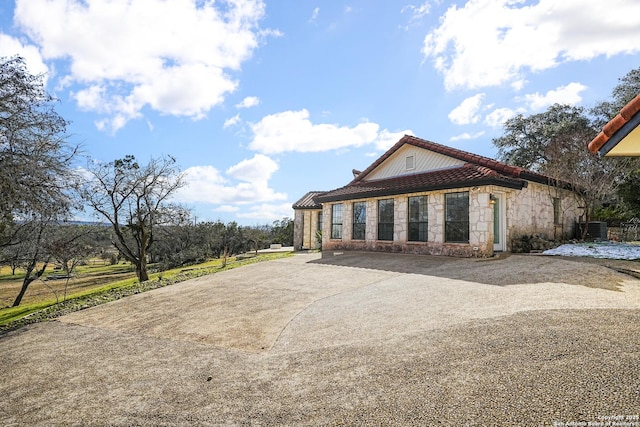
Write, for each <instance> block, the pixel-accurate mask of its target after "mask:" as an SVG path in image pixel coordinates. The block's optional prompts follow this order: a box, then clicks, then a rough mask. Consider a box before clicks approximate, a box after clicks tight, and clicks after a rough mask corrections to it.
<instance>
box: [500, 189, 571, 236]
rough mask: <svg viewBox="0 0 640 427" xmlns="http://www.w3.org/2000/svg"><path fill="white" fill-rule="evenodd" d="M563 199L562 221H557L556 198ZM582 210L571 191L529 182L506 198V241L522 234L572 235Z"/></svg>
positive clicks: (561, 205) (561, 207)
mask: <svg viewBox="0 0 640 427" xmlns="http://www.w3.org/2000/svg"><path fill="white" fill-rule="evenodd" d="M554 197H556V198H559V199H560V210H561V217H562V219H561V221H560V222H559V223H558V224H554V218H553V216H554V213H553V198H554ZM581 211H582V210H581V209H580V208H578V201H577V199H576V197H575V196H574V195H573V193H571V192H570V191H566V190H560V189H557V188H554V187H549V186H546V185H542V184H538V183H534V182H530V183H529V186H528V187H527V188H524V189H522V190H520V191H515V190H513V191H511V192H510V193H508V198H507V224H508V228H507V230H508V234H507V237H508V239H507V242H510V241H511V239H514V238H519V237H520V236H523V235H540V236H542V237H544V238H545V239H549V240H554V239H564V238H567V237H570V236H572V235H573V228H574V224H575V222H576V221H577V219H578V218H579V216H580V214H581V213H582V212H581Z"/></svg>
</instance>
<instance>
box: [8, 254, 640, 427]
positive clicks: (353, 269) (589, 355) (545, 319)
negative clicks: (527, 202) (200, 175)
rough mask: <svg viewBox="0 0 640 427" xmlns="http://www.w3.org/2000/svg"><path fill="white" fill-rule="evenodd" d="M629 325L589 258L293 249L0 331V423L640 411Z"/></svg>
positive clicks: (506, 421) (478, 418)
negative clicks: (322, 254)
mask: <svg viewBox="0 0 640 427" xmlns="http://www.w3.org/2000/svg"><path fill="white" fill-rule="evenodd" d="M628 265H630V266H631V267H634V266H635V265H637V263H635V264H633V263H630V264H628ZM638 325H640V282H639V281H637V280H635V279H633V278H632V277H630V276H627V275H623V274H620V273H616V272H614V271H612V270H610V269H608V268H606V267H603V266H602V265H598V264H592V263H582V262H575V261H570V260H566V259H559V258H551V257H532V256H528V257H526V256H515V255H514V256H511V257H506V258H504V259H499V260H494V261H479V260H468V259H467V260H460V259H452V258H444V257H425V256H419V257H417V256H416V257H412V256H404V255H386V254H366V255H364V254H358V253H345V254H343V255H337V256H332V254H325V257H324V258H322V259H321V258H320V256H319V255H317V254H300V255H296V256H294V257H292V258H285V259H280V260H276V261H270V262H265V263H259V264H254V265H249V266H245V267H242V268H239V269H235V270H229V271H225V272H222V273H218V274H215V275H212V276H207V277H201V278H198V279H194V280H190V281H188V282H183V283H181V284H178V285H174V286H170V287H166V288H161V289H158V290H155V291H151V292H147V293H144V294H139V295H135V296H132V297H128V298H125V299H122V300H119V301H115V302H112V303H109V304H105V305H102V306H98V307H94V308H91V309H87V310H84V311H81V312H76V313H73V314H71V315H68V316H65V317H63V318H60V319H59V320H58V321H53V322H49V323H42V324H37V325H32V326H29V327H25V328H22V329H20V330H17V331H14V332H11V333H8V334H5V335H3V336H0V378H2V381H1V382H0V396H1V397H2V398H1V399H0V424H2V425H185V426H186V425H434V424H440V425H532V426H541V425H550V426H560V425H570V424H569V423H571V422H573V423H584V425H587V423H589V422H591V423H592V425H596V424H595V423H598V422H601V423H602V425H606V423H607V422H608V421H611V420H615V421H616V422H618V421H620V420H622V421H625V422H628V423H630V424H628V425H637V426H640V419H639V418H637V417H638V414H639V413H640V393H639V390H640V340H639V339H638V338H639V335H640V334H639V332H640V329H639V326H638ZM612 417H617V418H612ZM620 417H622V418H620ZM574 425H576V424H574ZM610 425H613V424H610Z"/></svg>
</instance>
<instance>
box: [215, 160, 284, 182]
mask: <svg viewBox="0 0 640 427" xmlns="http://www.w3.org/2000/svg"><path fill="white" fill-rule="evenodd" d="M277 170H278V164H277V163H276V162H275V161H273V160H272V159H271V158H269V157H267V156H265V155H264V154H256V155H255V156H253V158H251V159H246V160H243V161H241V162H240V163H238V164H236V165H234V166H231V167H230V168H229V169H227V171H226V173H227V175H229V176H230V177H232V178H235V179H238V180H240V181H246V182H252V183H259V182H266V181H268V180H269V179H270V178H271V176H272V175H273V174H274V172H275V171H277Z"/></svg>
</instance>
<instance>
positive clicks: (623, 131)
mask: <svg viewBox="0 0 640 427" xmlns="http://www.w3.org/2000/svg"><path fill="white" fill-rule="evenodd" d="M639 125H640V112H638V113H636V114H635V115H634V116H633V117H631V118H630V119H629V121H627V122H626V123H625V124H624V125H622V126H621V127H620V129H618V130H617V131H616V132H615V133H614V134H613V135H611V137H610V138H609V139H608V140H607V142H605V143H604V145H603V146H602V147H600V149H599V150H598V155H599V156H600V157H603V156H606V155H607V153H609V151H611V150H613V148H614V147H615V146H616V145H618V143H620V141H622V140H623V139H624V138H626V136H627V135H629V134H630V133H631V131H633V130H634V129H635V128H636V127H638V126H639Z"/></svg>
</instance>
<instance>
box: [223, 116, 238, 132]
mask: <svg viewBox="0 0 640 427" xmlns="http://www.w3.org/2000/svg"><path fill="white" fill-rule="evenodd" d="M240 120H241V119H240V114H236V115H235V116H233V117H230V118H228V119H227V120H225V121H224V124H223V125H222V128H223V129H226V128H228V127H230V126H235V125H237V124H238V123H240Z"/></svg>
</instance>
